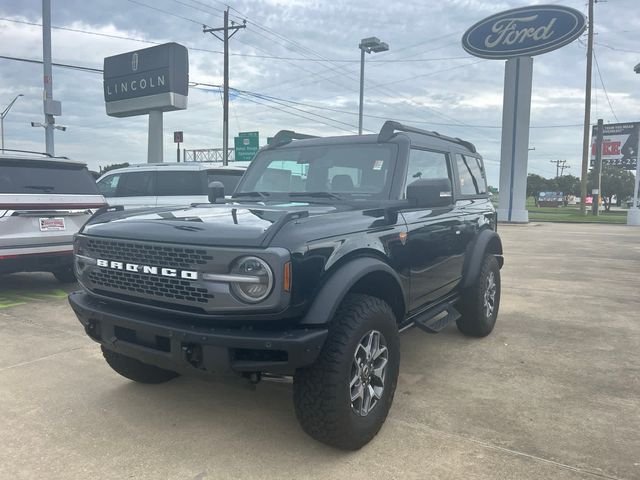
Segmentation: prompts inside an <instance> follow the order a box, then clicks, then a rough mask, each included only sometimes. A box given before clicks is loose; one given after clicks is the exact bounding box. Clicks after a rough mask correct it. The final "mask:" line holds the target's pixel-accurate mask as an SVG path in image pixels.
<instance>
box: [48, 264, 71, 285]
mask: <svg viewBox="0 0 640 480" xmlns="http://www.w3.org/2000/svg"><path fill="white" fill-rule="evenodd" d="M51 273H53V276H54V277H56V280H58V281H59V282H60V283H74V282H75V281H76V274H75V273H74V271H73V267H72V266H69V267H63V268H59V269H57V270H54V271H53V272H51Z"/></svg>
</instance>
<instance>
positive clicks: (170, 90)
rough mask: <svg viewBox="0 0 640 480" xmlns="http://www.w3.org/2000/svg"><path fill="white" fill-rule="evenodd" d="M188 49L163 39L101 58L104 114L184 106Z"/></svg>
mask: <svg viewBox="0 0 640 480" xmlns="http://www.w3.org/2000/svg"><path fill="white" fill-rule="evenodd" d="M188 85H189V60H188V53H187V49H186V48H185V47H183V46H182V45H178V44H177V43H166V44H164V45H158V46H156V47H151V48H145V49H143V50H137V51H135V52H128V53H123V54H120V55H114V56H113V57H107V58H105V59H104V100H105V104H106V109H107V115H111V116H114V117H128V116H132V115H142V114H146V113H149V112H150V111H152V110H156V111H161V112H167V111H171V110H183V109H185V108H187V94H188V89H189V86H188Z"/></svg>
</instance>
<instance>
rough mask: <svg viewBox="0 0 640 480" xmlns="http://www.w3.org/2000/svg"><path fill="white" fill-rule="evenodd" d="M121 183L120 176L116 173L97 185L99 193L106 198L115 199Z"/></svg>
mask: <svg viewBox="0 0 640 480" xmlns="http://www.w3.org/2000/svg"><path fill="white" fill-rule="evenodd" d="M119 181H120V174H119V173H114V174H113V175H110V176H108V177H104V178H103V179H102V180H100V181H99V182H98V183H97V187H98V192H100V194H101V195H104V196H105V197H107V198H108V197H115V196H116V191H117V189H118V183H119Z"/></svg>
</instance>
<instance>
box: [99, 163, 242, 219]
mask: <svg viewBox="0 0 640 480" xmlns="http://www.w3.org/2000/svg"><path fill="white" fill-rule="evenodd" d="M245 170H246V167H244V166H242V167H241V166H236V165H229V166H226V167H225V166H222V165H219V164H218V165H216V164H211V163H147V164H141V165H132V166H129V167H126V168H119V169H117V170H111V171H109V172H107V173H105V174H104V175H103V176H102V177H100V178H99V179H98V181H97V183H98V190H99V191H100V193H101V194H102V195H104V196H105V198H106V199H107V202H108V203H109V205H110V206H116V205H122V206H124V207H125V208H144V207H156V206H163V205H190V204H191V203H205V202H208V186H209V183H211V182H222V184H223V185H224V190H225V192H226V194H227V195H230V194H231V193H233V191H234V190H235V188H236V185H237V184H238V182H239V181H240V178H241V177H242V174H243V173H244V171H245Z"/></svg>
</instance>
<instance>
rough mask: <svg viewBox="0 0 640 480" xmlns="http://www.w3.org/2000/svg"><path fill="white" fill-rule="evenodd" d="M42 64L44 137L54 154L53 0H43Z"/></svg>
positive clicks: (50, 151) (48, 147) (49, 152)
mask: <svg viewBox="0 0 640 480" xmlns="http://www.w3.org/2000/svg"><path fill="white" fill-rule="evenodd" d="M42 66H43V74H44V76H43V80H44V95H43V99H42V100H43V109H44V138H45V145H46V150H45V151H46V152H47V153H48V154H49V155H51V156H53V155H54V154H55V153H54V145H53V128H54V127H53V126H54V124H55V123H56V120H55V118H54V116H53V111H52V109H51V108H50V107H51V106H52V103H53V102H52V100H53V76H52V72H51V0H42Z"/></svg>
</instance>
